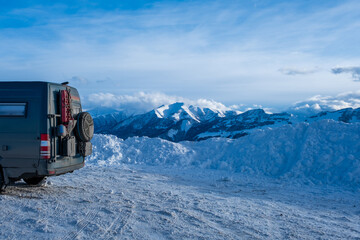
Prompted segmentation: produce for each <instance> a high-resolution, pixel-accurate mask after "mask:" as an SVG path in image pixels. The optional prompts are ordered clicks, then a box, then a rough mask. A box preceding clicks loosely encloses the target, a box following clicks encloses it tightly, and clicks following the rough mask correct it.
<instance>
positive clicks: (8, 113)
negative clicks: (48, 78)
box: [0, 82, 47, 168]
mask: <svg viewBox="0 0 360 240" xmlns="http://www.w3.org/2000/svg"><path fill="white" fill-rule="evenodd" d="M44 95H47V88H46V84H41V83H33V84H27V83H22V84H21V83H19V82H17V83H0V156H1V158H3V160H2V164H3V167H25V168H32V167H37V165H38V163H39V158H40V134H41V133H42V131H46V125H47V116H46V106H47V105H46V104H47V101H44ZM45 99H47V96H45ZM44 104H45V105H44ZM42 125H45V126H42ZM45 133H46V132H45Z"/></svg>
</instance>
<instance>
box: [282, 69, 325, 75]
mask: <svg viewBox="0 0 360 240" xmlns="http://www.w3.org/2000/svg"><path fill="white" fill-rule="evenodd" d="M279 71H280V72H281V73H282V74H285V75H307V74H312V73H316V72H318V71H320V69H319V68H314V69H305V68H302V69H301V68H280V69H279Z"/></svg>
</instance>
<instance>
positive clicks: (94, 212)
mask: <svg viewBox="0 0 360 240" xmlns="http://www.w3.org/2000/svg"><path fill="white" fill-rule="evenodd" d="M98 212H99V210H97V209H94V210H90V211H88V212H87V213H86V214H85V217H84V218H83V219H81V220H80V221H79V222H78V223H76V225H75V229H77V230H76V232H71V233H70V234H69V235H67V236H66V237H64V238H62V239H63V240H71V239H76V238H77V237H78V236H79V234H80V233H81V232H82V231H83V230H84V229H85V228H86V227H87V226H88V225H89V224H90V223H92V221H93V220H94V219H95V217H96V216H97V215H98Z"/></svg>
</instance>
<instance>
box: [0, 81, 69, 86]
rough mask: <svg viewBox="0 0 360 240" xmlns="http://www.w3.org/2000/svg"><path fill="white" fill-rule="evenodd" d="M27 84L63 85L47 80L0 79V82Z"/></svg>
mask: <svg viewBox="0 0 360 240" xmlns="http://www.w3.org/2000/svg"><path fill="white" fill-rule="evenodd" d="M2 83H5V84H22V85H23V84H27V85H34V84H36V85H37V84H52V85H58V86H62V84H61V83H54V82H46V81H0V84H2Z"/></svg>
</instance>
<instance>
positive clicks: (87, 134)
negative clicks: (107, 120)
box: [75, 112, 94, 142]
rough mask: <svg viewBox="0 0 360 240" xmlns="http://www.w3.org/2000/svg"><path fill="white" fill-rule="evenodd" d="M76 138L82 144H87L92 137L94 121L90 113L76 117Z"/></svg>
mask: <svg viewBox="0 0 360 240" xmlns="http://www.w3.org/2000/svg"><path fill="white" fill-rule="evenodd" d="M75 133H76V136H77V137H78V139H79V140H80V141H82V142H89V141H90V140H91V139H92V138H93V136H94V120H93V119H92V117H91V115H90V113H88V112H81V113H79V114H78V116H77V123H76V131H75Z"/></svg>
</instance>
